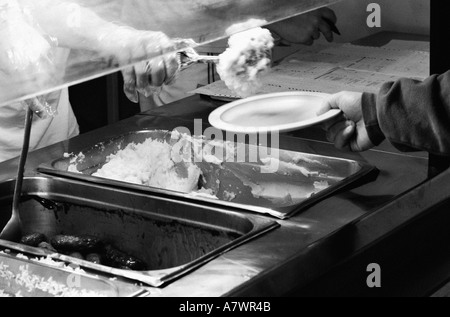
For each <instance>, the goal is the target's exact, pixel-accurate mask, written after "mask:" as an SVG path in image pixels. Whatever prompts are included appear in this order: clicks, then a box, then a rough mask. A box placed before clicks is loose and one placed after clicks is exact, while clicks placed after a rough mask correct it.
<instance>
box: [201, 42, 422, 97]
mask: <svg viewBox="0 0 450 317" xmlns="http://www.w3.org/2000/svg"><path fill="white" fill-rule="evenodd" d="M390 44H391V45H389V46H388V47H387V48H386V47H368V46H358V45H351V44H336V43H334V44H333V45H317V46H316V47H314V46H311V47H306V48H305V49H301V50H299V51H298V52H296V53H294V54H292V55H290V56H288V57H286V58H285V59H284V60H283V61H282V62H280V63H279V65H277V66H275V67H273V68H272V70H271V72H270V73H269V74H267V75H266V76H265V77H264V78H262V79H261V83H262V86H261V88H260V89H259V91H258V93H257V94H265V93H272V92H284V91H313V92H323V93H337V92H339V91H342V90H352V91H359V92H373V93H377V92H378V91H379V89H380V88H381V86H382V85H383V84H384V83H386V82H390V81H395V80H398V79H400V78H402V77H408V78H414V79H418V80H424V79H425V78H427V77H428V76H429V69H430V60H429V52H427V51H423V50H413V49H406V47H413V44H412V43H411V42H391V43H390ZM420 46H421V47H422V44H420ZM396 47H397V48H396ZM192 93H198V94H204V95H208V96H211V97H216V98H224V99H238V98H239V97H238V96H237V95H236V94H234V93H232V92H231V91H230V90H229V89H228V88H227V87H226V86H225V84H224V83H223V82H222V81H219V82H216V83H213V84H211V85H208V86H204V87H201V88H199V89H197V90H195V91H193V92H192Z"/></svg>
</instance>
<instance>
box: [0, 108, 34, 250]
mask: <svg viewBox="0 0 450 317" xmlns="http://www.w3.org/2000/svg"><path fill="white" fill-rule="evenodd" d="M33 114H34V111H33V110H32V109H31V107H27V108H26V115H25V132H24V138H23V146H22V152H21V154H20V159H19V167H18V169H17V179H16V183H15V186H14V196H13V204H12V215H11V219H10V220H9V221H8V223H7V224H6V226H5V227H4V228H3V230H2V232H1V233H0V239H2V240H8V241H12V242H17V241H19V240H20V239H21V237H22V222H21V221H20V214H19V204H20V197H21V195H22V184H23V177H24V170H25V163H26V160H27V155H28V149H29V146H30V132H31V124H32V121H33Z"/></svg>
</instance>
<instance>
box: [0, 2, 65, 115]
mask: <svg viewBox="0 0 450 317" xmlns="http://www.w3.org/2000/svg"><path fill="white" fill-rule="evenodd" d="M0 6H1V10H0V11H1V15H0V81H1V82H2V86H3V87H8V84H10V83H11V82H19V83H21V84H22V87H23V90H24V91H30V92H34V91H36V90H39V89H42V88H45V87H47V86H48V83H49V82H50V81H51V80H52V73H53V69H54V68H53V67H54V63H53V55H52V45H51V44H50V42H49V41H48V40H47V39H46V38H45V37H44V35H42V33H41V32H39V30H38V27H37V26H36V27H35V26H31V25H30V24H29V23H28V22H27V21H26V19H25V17H24V15H23V13H22V11H21V8H20V6H19V5H18V4H17V3H16V2H15V1H11V2H8V3H7V4H5V3H2V2H0ZM23 104H26V105H28V104H29V105H31V107H32V109H34V110H35V112H36V114H37V115H38V116H39V117H46V116H48V115H53V114H54V113H55V112H56V109H53V108H52V107H50V106H48V104H47V103H46V101H45V98H44V97H39V98H35V99H31V100H28V101H26V102H23Z"/></svg>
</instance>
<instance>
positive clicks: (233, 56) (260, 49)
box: [217, 27, 274, 97]
mask: <svg viewBox="0 0 450 317" xmlns="http://www.w3.org/2000/svg"><path fill="white" fill-rule="evenodd" d="M273 46H274V39H273V37H272V34H271V33H270V31H269V30H268V29H263V28H261V27H256V28H252V29H250V30H247V31H244V32H240V33H237V34H234V35H232V36H230V38H229V40H228V48H227V50H226V51H225V52H224V53H222V54H221V55H220V56H219V63H218V65H217V72H218V73H219V75H220V77H221V79H222V80H223V81H224V82H225V84H226V85H227V87H228V88H229V89H230V90H232V91H233V92H235V93H236V94H238V95H239V96H240V97H249V96H251V95H253V94H256V93H257V91H258V89H259V87H260V81H259V78H260V76H262V75H263V74H265V73H267V71H268V70H269V69H270V66H271V62H272V61H271V51H272V48H273Z"/></svg>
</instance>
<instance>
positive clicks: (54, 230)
mask: <svg viewBox="0 0 450 317" xmlns="http://www.w3.org/2000/svg"><path fill="white" fill-rule="evenodd" d="M13 186H14V181H8V182H5V183H2V184H0V193H1V195H0V227H2V226H4V225H5V224H6V223H7V221H8V219H9V218H10V216H11V203H12V193H13ZM20 216H21V220H22V225H23V233H24V235H27V234H32V233H42V234H45V235H46V236H47V237H49V238H50V237H54V236H55V235H72V236H73V235H74V236H86V235H87V236H92V237H96V238H98V239H100V240H101V241H103V242H105V243H108V244H113V245H114V246H115V247H116V248H117V249H118V250H121V251H122V252H126V253H127V254H129V255H131V256H134V257H136V258H139V259H140V260H142V261H144V262H145V264H146V268H145V270H143V271H135V270H128V269H118V268H113V267H111V266H107V265H104V264H94V263H91V262H89V261H86V260H81V259H79V258H75V257H73V256H70V255H68V254H62V253H55V252H54V251H53V252H51V251H48V250H46V249H41V248H35V247H29V246H25V245H23V244H20V243H17V242H10V241H4V240H0V246H3V247H4V248H9V249H12V250H16V251H19V252H23V253H25V254H27V255H33V256H41V257H47V256H50V258H51V259H53V260H56V261H63V262H66V263H70V264H76V265H80V266H81V267H83V268H86V269H88V270H93V271H96V272H101V273H104V274H107V275H111V276H116V277H117V276H118V277H122V278H127V279H131V280H134V281H138V282H142V283H145V284H147V285H149V286H153V287H159V286H162V285H164V284H166V283H168V282H171V281H173V280H174V279H176V278H178V277H180V276H182V275H183V274H186V273H188V272H190V271H192V270H194V269H196V268H198V267H199V266H201V265H203V264H205V263H207V262H208V261H210V260H212V259H214V258H215V257H217V256H220V255H221V254H223V253H225V252H227V251H229V250H231V249H232V248H235V247H237V246H239V245H242V244H244V243H246V242H247V241H249V240H250V239H254V238H256V237H258V236H260V235H262V234H264V233H266V232H268V231H270V230H273V229H275V228H277V227H279V224H278V223H277V222H276V221H274V220H272V219H268V218H266V217H262V216H260V215H254V214H251V213H250V214H243V213H237V212H232V211H229V210H224V209H220V208H211V207H206V206H202V205H199V204H195V203H193V202H182V201H177V200H174V199H168V198H162V197H156V196H151V195H146V194H139V193H134V192H129V191H125V190H118V189H112V188H108V187H102V186H98V185H95V184H89V183H84V182H80V181H76V180H68V179H62V178H56V177H52V178H50V177H29V178H26V179H25V180H24V188H23V196H22V200H21V203H20Z"/></svg>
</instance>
